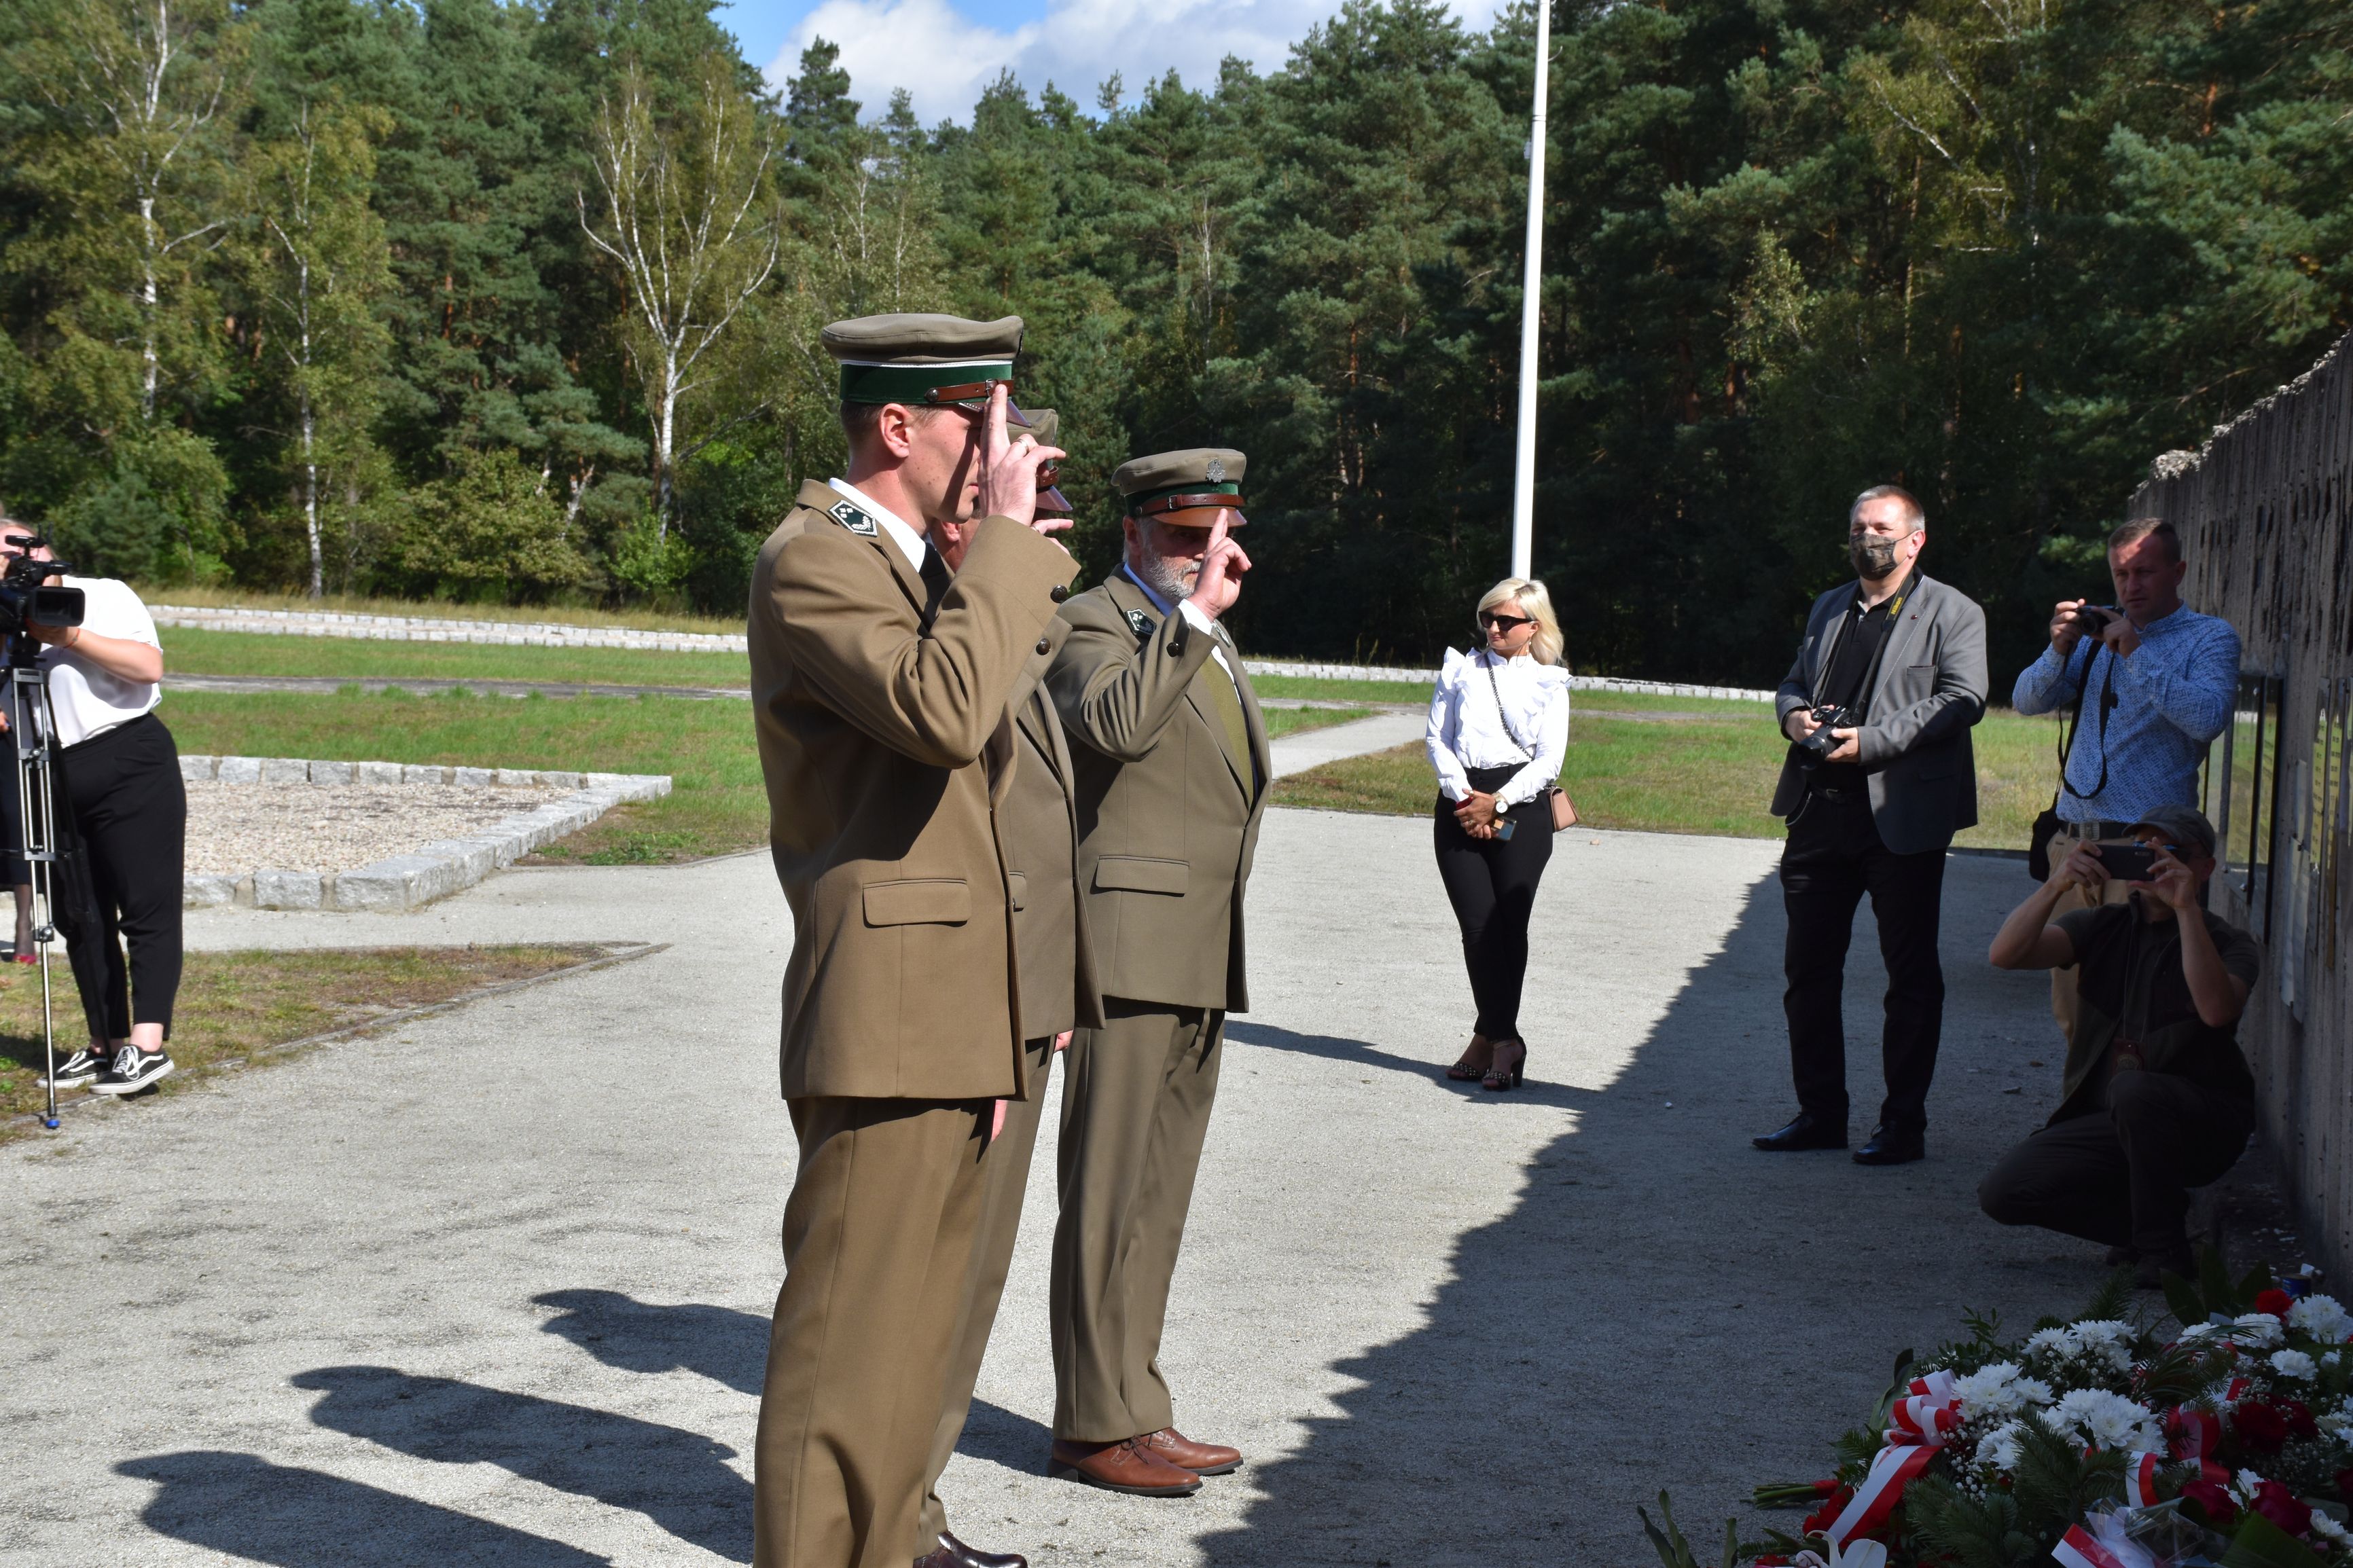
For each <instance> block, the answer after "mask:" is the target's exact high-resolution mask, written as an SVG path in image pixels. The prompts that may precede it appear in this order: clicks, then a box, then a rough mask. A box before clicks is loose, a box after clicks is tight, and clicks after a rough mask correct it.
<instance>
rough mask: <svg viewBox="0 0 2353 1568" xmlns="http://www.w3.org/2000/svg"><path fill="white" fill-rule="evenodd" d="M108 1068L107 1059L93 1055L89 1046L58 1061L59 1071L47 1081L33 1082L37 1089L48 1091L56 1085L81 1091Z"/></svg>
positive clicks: (37, 1080) (38, 1080) (46, 1079)
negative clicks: (82, 1087) (81, 1088)
mask: <svg viewBox="0 0 2353 1568" xmlns="http://www.w3.org/2000/svg"><path fill="white" fill-rule="evenodd" d="M105 1066H106V1058H103V1057H100V1056H96V1055H93V1054H92V1053H91V1051H90V1047H88V1046H84V1047H82V1048H81V1049H79V1050H78V1051H76V1052H75V1053H74V1054H73V1055H71V1056H69V1057H60V1058H58V1070H57V1071H56V1072H54V1073H52V1074H51V1075H50V1076H49V1077H47V1078H45V1079H34V1080H33V1087H34V1088H36V1089H47V1088H48V1087H50V1085H52V1084H55V1085H56V1086H57V1087H58V1088H59V1089H79V1088H80V1087H81V1086H82V1085H83V1084H86V1083H88V1082H89V1081H90V1079H94V1078H96V1077H97V1076H98V1075H99V1073H100V1070H101V1069H102V1068H104V1067H105Z"/></svg>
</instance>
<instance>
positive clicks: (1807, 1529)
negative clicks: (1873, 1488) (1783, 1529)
mask: <svg viewBox="0 0 2353 1568" xmlns="http://www.w3.org/2000/svg"><path fill="white" fill-rule="evenodd" d="M1853 1498H1854V1489H1853V1488H1852V1487H1849V1486H1841V1487H1840V1488H1839V1489H1837V1490H1836V1491H1834V1492H1832V1493H1831V1495H1830V1496H1829V1497H1828V1498H1826V1499H1825V1500H1823V1502H1822V1506H1821V1507H1820V1508H1818V1509H1816V1510H1814V1511H1813V1512H1811V1513H1810V1514H1808V1515H1806V1522H1805V1524H1804V1525H1803V1526H1802V1527H1801V1528H1800V1529H1799V1531H1798V1533H1799V1534H1800V1535H1820V1534H1821V1533H1822V1532H1823V1531H1826V1530H1828V1529H1830V1527H1831V1525H1833V1524H1836V1523H1837V1522H1838V1516H1839V1515H1841V1514H1842V1513H1844V1512H1845V1511H1846V1505H1847V1504H1848V1503H1849V1502H1851V1501H1852V1500H1853Z"/></svg>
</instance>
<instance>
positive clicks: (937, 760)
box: [750, 315, 1075, 1568]
mask: <svg viewBox="0 0 2353 1568" xmlns="http://www.w3.org/2000/svg"><path fill="white" fill-rule="evenodd" d="M1020 342H1021V322H1020V321H1019V320H1018V318H1014V317H1007V318H1005V319H1004V320H1002V321H989V322H978V321H962V320H959V319H957V318H955V317H949V316H930V315H893V316H877V317H869V318H866V319H864V320H861V321H842V322H837V323H835V324H834V325H832V326H830V327H828V328H826V329H825V332H824V343H825V347H826V349H827V350H828V352H829V353H831V354H832V355H833V357H834V358H835V359H836V360H837V361H838V362H839V365H840V374H841V400H842V425H843V427H844V429H845V431H846V433H847V434H848V436H849V477H848V478H847V479H836V480H834V481H832V482H831V483H830V484H828V485H819V484H815V483H810V484H807V485H804V486H803V487H802V488H801V491H800V494H799V497H798V498H797V499H798V501H799V504H798V505H797V506H796V507H795V508H794V510H792V512H791V513H790V514H789V515H787V516H786V519H785V521H784V522H783V524H782V525H781V526H780V527H778V528H777V530H776V532H775V533H774V534H772V535H770V537H769V539H768V542H767V543H766V544H765V546H764V547H763V548H762V550H761V552H760V558H759V563H758V566H757V568H756V570H755V572H754V577H753V589H752V601H751V620H750V646H751V664H752V698H753V708H754V718H755V723H756V726H757V731H758V738H759V747H760V768H761V773H762V774H763V775H764V777H765V780H766V783H767V788H768V805H769V841H770V844H771V847H772V849H773V852H774V855H775V859H776V875H777V878H778V879H779V880H780V881H782V883H783V884H784V889H785V896H786V900H787V901H788V902H789V903H790V904H791V906H792V915H793V948H792V956H791V958H790V960H789V961H788V963H787V964H786V970H785V984H784V1039H783V1051H782V1057H783V1079H784V1093H785V1098H786V1101H787V1103H788V1104H789V1105H790V1107H791V1111H792V1120H793V1127H794V1131H795V1132H796V1133H797V1135H798V1138H799V1143H800V1163H799V1170H798V1173H797V1176H796V1177H795V1180H794V1183H793V1190H792V1195H791V1197H790V1198H789V1199H788V1200H787V1201H786V1205H785V1226H784V1250H785V1265H786V1274H785V1282H784V1287H783V1289H781V1290H780V1291H779V1292H778V1294H777V1297H776V1321H775V1325H774V1328H773V1330H772V1332H771V1335H770V1339H769V1346H768V1368H767V1377H766V1382H765V1386H764V1388H763V1390H762V1394H761V1400H760V1426H759V1436H758V1440H757V1444H756V1447H755V1452H754V1492H755V1499H754V1510H755V1520H754V1538H753V1539H754V1546H753V1554H754V1563H756V1564H757V1565H758V1568H906V1565H907V1564H908V1563H911V1562H913V1561H915V1560H917V1559H922V1558H934V1561H935V1562H936V1558H935V1554H934V1547H933V1546H932V1545H931V1544H930V1543H927V1542H922V1541H920V1540H919V1539H918V1535H917V1528H918V1527H917V1517H918V1506H919V1503H920V1500H921V1498H922V1494H923V1483H924V1479H925V1467H926V1463H927V1460H928V1458H929V1453H930V1448H931V1446H932V1439H933V1434H934V1429H935V1428H936V1426H937V1425H938V1423H939V1419H940V1414H941V1408H942V1405H943V1404H944V1398H945V1390H946V1386H947V1382H948V1375H949V1364H950V1361H951V1347H952V1343H953V1341H954V1339H955V1331H956V1329H957V1326H958V1319H959V1316H960V1314H961V1310H962V1306H963V1302H964V1299H965V1281H966V1278H967V1274H968V1271H969V1266H970V1262H971V1253H972V1243H973V1237H974V1234H975V1230H976V1226H977V1225H978V1223H979V1219H980V1212H981V1206H982V1199H983V1195H984V1193H985V1191H986V1189H987V1177H988V1172H989V1165H990V1161H989V1147H990V1132H991V1130H992V1124H993V1121H994V1112H995V1108H996V1102H997V1100H1003V1099H1008V1098H1015V1097H1018V1096H1020V1095H1022V1094H1023V1093H1025V1092H1026V1090H1027V1087H1028V1071H1027V1068H1028V1061H1029V1055H1028V1053H1027V1052H1026V1051H1025V1049H1024V1047H1023V1040H1024V1038H1025V1036H1026V1033H1027V1031H1025V1029H1024V1026H1023V1024H1022V1021H1021V1017H1020V1005H1019V999H1018V996H1017V995H1016V994H1015V992H1014V987H1013V983H1012V974H1013V971H1014V964H1015V963H1016V959H1017V954H1016V952H1015V951H1014V949H1013V945H1012V943H1013V937H1012V930H1011V922H1012V902H1013V900H1012V889H1011V880H1010V877H1009V873H1008V864H1007V861H1006V857H1005V853H1004V850H1003V848H1002V847H1001V845H1000V840H999V827H998V820H997V813H998V811H999V809H1000V807H1001V805H1002V804H1003V802H1004V800H1005V797H1006V792H1007V790H1008V787H1009V785H1010V784H1011V782H1012V779H1013V775H1014V770H1015V767H1016V756H1017V752H1016V742H1015V738H1014V731H1013V726H1012V725H1011V723H1010V722H1008V705H1009V704H1011V703H1012V701H1013V700H1014V699H1015V698H1016V696H1017V695H1018V689H1019V688H1020V686H1021V683H1022V680H1023V678H1024V673H1025V670H1026V669H1027V668H1028V666H1029V661H1030V660H1031V659H1032V658H1033V657H1035V656H1036V654H1037V649H1038V645H1039V638H1040V637H1041V636H1042V635H1043V634H1044V633H1045V632H1046V630H1047V627H1048V624H1049V622H1050V621H1051V620H1052V618H1053V616H1054V611H1055V608H1056V606H1057V605H1058V604H1059V603H1060V601H1061V600H1062V599H1063V598H1064V597H1066V596H1067V593H1068V584H1069V582H1070V579H1071V575H1072V574H1073V572H1074V570H1075V567H1074V564H1073V563H1072V562H1071V557H1070V555H1069V554H1068V553H1067V552H1065V551H1064V550H1063V549H1062V548H1061V546H1060V545H1059V544H1057V543H1055V542H1053V541H1052V540H1050V539H1049V538H1047V537H1045V535H1046V533H1048V532H1049V531H1052V530H1054V529H1057V528H1061V527H1066V526H1068V525H1067V523H1064V522H1060V521H1051V520H1044V519H1039V518H1038V517H1037V514H1036V508H1037V470H1038V468H1039V463H1040V462H1041V461H1045V460H1050V459H1051V458H1056V457H1059V456H1060V453H1058V452H1056V451H1055V450H1054V449H1053V448H1051V447H1041V446H1039V444H1038V443H1037V442H1036V440H1035V438H1034V437H1026V436H1025V437H1019V438H1018V439H1014V440H1008V437H1007V434H1006V411H1007V407H1008V393H1009V388H1010V384H1011V378H1012V374H1013V358H1014V355H1015V353H1016V352H1017V351H1018V348H1019V346H1020ZM965 518H975V519H977V520H978V521H977V522H976V523H975V525H974V527H973V528H972V530H971V534H970V538H969V541H968V542H967V543H966V545H965V552H964V567H963V571H962V572H961V573H959V574H956V575H955V579H954V581H953V582H951V581H950V580H949V574H948V571H947V568H946V566H945V564H944V563H943V562H942V560H941V559H940V556H939V553H938V552H937V551H936V550H935V549H934V548H933V546H932V544H931V542H929V539H930V536H931V535H932V534H933V532H934V530H936V529H939V528H941V527H942V525H943V524H945V523H952V522H954V521H957V520H959V519H965Z"/></svg>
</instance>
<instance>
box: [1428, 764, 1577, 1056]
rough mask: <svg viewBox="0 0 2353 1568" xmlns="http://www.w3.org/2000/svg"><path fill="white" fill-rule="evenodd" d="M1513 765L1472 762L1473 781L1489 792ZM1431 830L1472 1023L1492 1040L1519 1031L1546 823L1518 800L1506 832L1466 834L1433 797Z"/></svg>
mask: <svg viewBox="0 0 2353 1568" xmlns="http://www.w3.org/2000/svg"><path fill="white" fill-rule="evenodd" d="M1519 771H1520V770H1519V769H1517V768H1472V769H1471V770H1469V772H1470V778H1471V784H1472V788H1474V789H1476V790H1478V791H1480V792H1481V793H1482V794H1493V792H1494V791H1495V790H1497V789H1499V788H1501V787H1502V786H1503V784H1504V783H1505V781H1507V780H1509V779H1510V778H1511V776H1512V775H1513V774H1514V773H1518V772H1519ZM1431 815H1432V817H1433V824H1432V828H1433V834H1434V837H1436V839H1437V842H1438V877H1439V880H1440V881H1442V882H1444V883H1445V884H1446V901H1447V902H1449V903H1451V904H1452V905H1453V906H1454V921H1455V923H1456V924H1457V925H1459V926H1461V928H1462V962H1463V963H1464V964H1465V966H1467V967H1468V968H1469V969H1470V971H1471V997H1472V1001H1473V1002H1475V1003H1477V1004H1478V1007H1479V1020H1478V1022H1477V1023H1476V1024H1474V1025H1473V1026H1472V1027H1473V1028H1475V1029H1476V1030H1477V1031H1478V1032H1479V1033H1480V1034H1482V1035H1484V1036H1485V1037H1487V1038H1489V1039H1491V1040H1515V1039H1518V1038H1519V1037H1520V990H1521V987H1522V985H1523V984H1524V983H1525V981H1526V979H1527V974H1528V917H1529V916H1530V915H1531V914H1533V913H1534V912H1535V906H1536V884H1537V883H1538V882H1540V881H1542V880H1543V879H1544V871H1545V864H1546V861H1548V860H1550V859H1551V858H1552V823H1551V822H1550V821H1549V820H1545V821H1539V820H1537V818H1538V817H1539V816H1541V815H1542V814H1541V813H1538V812H1536V811H1535V810H1534V808H1533V807H1526V806H1524V807H1522V808H1521V809H1520V810H1518V811H1514V812H1513V813H1511V814H1510V815H1509V817H1508V820H1511V821H1514V822H1517V823H1518V824H1519V826H1517V827H1515V828H1514V829H1513V830H1512V836H1511V837H1509V838H1473V837H1471V836H1470V835H1469V834H1468V833H1465V832H1464V831H1463V830H1462V825H1461V823H1460V822H1457V821H1456V820H1455V819H1454V802H1452V801H1451V800H1449V799H1447V798H1446V797H1445V796H1444V795H1440V796H1439V797H1438V805H1437V809H1436V810H1435V811H1434V812H1433V813H1432V814H1431Z"/></svg>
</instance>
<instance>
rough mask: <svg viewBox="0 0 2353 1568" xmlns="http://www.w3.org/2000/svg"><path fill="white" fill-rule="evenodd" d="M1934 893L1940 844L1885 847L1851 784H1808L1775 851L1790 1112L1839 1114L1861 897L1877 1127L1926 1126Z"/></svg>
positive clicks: (1932, 1062)
mask: <svg viewBox="0 0 2353 1568" xmlns="http://www.w3.org/2000/svg"><path fill="white" fill-rule="evenodd" d="M1944 889H1945V852H1944V851H1943V850H1941V849H1930V850H1923V851H1921V852H1920V853H1918V854H1916V855H1897V854H1894V853H1893V852H1892V851H1890V850H1889V849H1888V847H1887V846H1885V845H1884V844H1883V843H1881V842H1880V839H1879V829H1878V828H1877V827H1876V826H1873V823H1872V820H1871V799H1870V796H1869V795H1866V794H1865V793H1864V792H1863V791H1862V789H1854V790H1851V791H1841V792H1840V793H1838V794H1835V795H1830V794H1824V793H1821V792H1820V791H1817V792H1815V793H1813V794H1812V795H1809V796H1808V798H1807V800H1806V802H1805V804H1804V805H1802V806H1801V807H1800V808H1799V811H1798V814H1797V815H1796V816H1793V817H1791V818H1790V819H1789V841H1788V846H1787V847H1785V848H1784V849H1783V850H1782V852H1781V900H1782V903H1783V905H1784V907H1785V908H1786V909H1787V910H1788V916H1789V934H1788V946H1787V948H1786V949H1785V950H1784V952H1783V958H1782V970H1783V973H1785V974H1786V975H1787V977H1788V989H1787V990H1786V991H1784V992H1783V993H1782V994H1781V1008H1782V1011H1783V1012H1784V1013H1786V1014H1787V1015H1788V1020H1789V1071H1790V1075H1791V1076H1792V1077H1793V1078H1795V1079H1797V1087H1798V1105H1799V1109H1801V1110H1809V1111H1811V1112H1812V1113H1813V1114H1814V1115H1816V1116H1818V1117H1820V1118H1822V1119H1824V1120H1826V1121H1831V1122H1833V1123H1838V1124H1841V1125H1842V1124H1844V1122H1845V1121H1846V1118H1847V1099H1846V1017H1845V1013H1844V1009H1843V1007H1842V1005H1841V1004H1842V1001H1843V994H1844V991H1845V987H1846V951H1847V946H1848V944H1849V942H1852V940H1853V936H1854V910H1855V906H1856V905H1857V904H1858V903H1860V902H1861V901H1862V896H1863V894H1865V893H1869V894H1870V895H1871V912H1872V914H1873V917H1874V918H1875V919H1876V920H1877V921H1878V922H1879V952H1880V956H1881V958H1882V959H1883V960H1884V961H1885V963H1886V965H1887V975H1888V983H1887V1000H1886V1018H1887V1021H1886V1026H1885V1032H1884V1034H1883V1036H1882V1037H1881V1045H1880V1057H1881V1062H1882V1067H1883V1071H1884V1073H1885V1075H1886V1079H1887V1098H1886V1100H1884V1101H1883V1103H1882V1104H1881V1106H1880V1110H1879V1123H1880V1125H1881V1126H1882V1127H1884V1128H1887V1129H1888V1130H1890V1131H1898V1132H1918V1131H1921V1130H1922V1129H1924V1128H1926V1126H1927V1125H1928V1080H1929V1079H1932V1078H1934V1077H1935V1076H1936V1043H1937V1040H1938V1038H1939V1037H1941V1035H1942V1034H1943V1031H1944V1024H1945V971H1944V968H1943V966H1942V965H1941V964H1940V963H1938V962H1937V958H1936V926H1937V921H1938V917H1939V915H1940V914H1941V912H1942V909H1943V901H1944Z"/></svg>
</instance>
